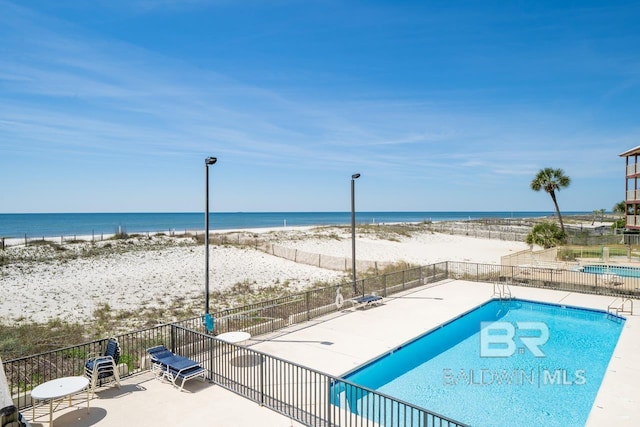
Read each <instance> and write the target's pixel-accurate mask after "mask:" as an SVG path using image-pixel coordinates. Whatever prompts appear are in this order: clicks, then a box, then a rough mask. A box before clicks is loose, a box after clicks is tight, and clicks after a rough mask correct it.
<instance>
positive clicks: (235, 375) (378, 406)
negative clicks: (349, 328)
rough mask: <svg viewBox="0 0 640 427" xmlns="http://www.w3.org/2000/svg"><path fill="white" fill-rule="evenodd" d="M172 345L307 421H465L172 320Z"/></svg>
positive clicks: (215, 377)
mask: <svg viewBox="0 0 640 427" xmlns="http://www.w3.org/2000/svg"><path fill="white" fill-rule="evenodd" d="M173 330H174V332H173V333H172V336H173V337H174V341H173V345H174V346H176V347H177V348H179V349H180V354H182V355H185V356H187V357H189V358H192V359H194V360H197V361H198V362H200V363H201V364H202V366H203V367H205V368H206V369H207V370H208V378H209V379H210V380H212V381H213V382H214V383H215V384H217V385H219V386H221V387H223V388H226V389H227V390H230V391H232V392H234V393H236V394H239V395H241V396H243V397H245V398H247V399H249V400H251V401H253V402H256V403H258V404H260V405H261V406H266V407H268V408H270V409H272V410H274V411H276V412H278V413H281V414H283V415H286V416H287V417H290V418H292V419H294V420H296V421H298V422H300V423H302V424H305V425H308V426H347V427H349V426H379V425H385V426H443V427H456V426H465V424H462V423H460V422H457V421H455V420H452V419H450V418H447V417H445V416H442V415H439V414H436V413H434V412H431V411H428V410H426V409H424V408H419V407H417V406H414V405H411V404H409V403H407V402H403V401H401V400H398V399H395V398H393V397H391V396H387V395H384V394H382V393H378V392H376V391H375V390H371V389H368V388H366V387H362V386H359V385H357V384H353V383H351V382H349V381H346V380H343V379H340V378H337V377H334V376H332V375H329V374H326V373H323V372H320V371H317V370H314V369H311V368H307V367H305V366H302V365H299V364H296V363H293V362H289V361H287V360H284V359H281V358H278V357H275V356H272V355H269V354H266V353H263V352H260V351H256V350H253V349H250V348H247V347H243V346H239V345H236V344H231V343H227V342H223V341H220V340H218V339H216V338H215V337H212V336H210V335H206V334H203V333H200V332H196V331H193V330H190V329H187V328H183V327H180V326H175V325H174V326H173Z"/></svg>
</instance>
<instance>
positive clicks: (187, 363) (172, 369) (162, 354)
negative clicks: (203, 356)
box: [147, 345, 207, 391]
mask: <svg viewBox="0 0 640 427" xmlns="http://www.w3.org/2000/svg"><path fill="white" fill-rule="evenodd" d="M147 353H149V357H150V359H151V364H152V366H151V370H152V372H153V373H155V374H156V377H157V378H159V379H162V378H165V379H167V380H169V381H171V383H172V384H173V385H174V386H176V387H178V384H176V381H177V380H182V383H181V384H180V391H182V389H183V388H184V383H185V382H187V381H188V380H190V379H193V378H200V380H201V381H204V379H205V374H206V372H207V371H206V370H205V369H204V368H203V367H202V366H200V364H199V363H198V362H196V361H195V360H191V359H189V358H188V357H184V356H178V355H177V354H174V353H173V352H172V351H171V350H169V349H168V348H167V347H165V346H163V345H159V346H156V347H151V348H149V349H147Z"/></svg>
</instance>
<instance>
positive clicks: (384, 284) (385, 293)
mask: <svg viewBox="0 0 640 427" xmlns="http://www.w3.org/2000/svg"><path fill="white" fill-rule="evenodd" d="M382 289H383V295H384V296H385V297H386V296H387V275H386V274H385V275H384V276H382Z"/></svg>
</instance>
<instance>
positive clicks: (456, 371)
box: [344, 300, 624, 426]
mask: <svg viewBox="0 0 640 427" xmlns="http://www.w3.org/2000/svg"><path fill="white" fill-rule="evenodd" d="M623 325H624V318H622V317H619V316H614V315H611V314H609V313H606V312H602V311H596V310H589V309H581V308H576V307H568V306H560V305H553V304H545V303H538V302H533V301H525V300H510V301H500V300H492V301H489V302H488V303H485V304H483V305H481V306H480V307H478V308H476V309H475V310H472V311H470V312H469V313H467V314H465V315H464V316H461V317H459V318H457V319H455V320H453V321H451V322H449V323H447V324H445V325H443V326H442V327H439V328H438V329H436V330H434V331H432V332H430V333H428V334H426V335H424V336H422V337H420V338H418V339H416V340H414V341H413V342H411V343H410V344H408V345H406V346H404V347H402V348H400V349H397V350H395V351H393V352H391V353H388V354H386V355H384V356H382V357H380V358H379V359H377V360H375V361H374V362H372V363H370V364H368V365H366V366H364V367H362V368H360V369H358V370H356V371H355V372H352V373H350V374H348V375H346V376H345V377H344V378H345V379H346V380H348V381H350V382H353V383H355V384H359V385H362V386H365V387H368V388H371V389H374V390H376V391H378V392H381V393H384V394H387V395H390V396H394V397H396V398H398V399H401V400H404V401H407V402H409V403H412V404H414V405H417V406H420V407H423V408H425V409H428V410H430V411H433V412H436V413H440V414H442V415H444V416H447V417H450V418H453V419H456V420H458V421H461V422H464V423H468V424H470V425H473V426H531V425H545V426H582V425H584V424H585V422H586V420H587V418H588V416H589V412H590V410H591V407H592V405H593V402H594V399H595V397H596V394H597V392H598V389H599V387H600V383H601V382H602V378H603V377H604V374H605V371H606V368H607V365H608V364H609V360H610V358H611V354H612V353H613V350H614V348H615V346H616V343H617V341H618V338H619V336H620V333H621V331H622V327H623ZM366 400H367V396H366V395H365V396H362V397H361V398H360V399H358V401H350V402H349V406H350V407H351V410H353V409H355V408H357V407H365V406H367V405H369V404H370V403H369V402H367V401H366ZM375 421H376V422H379V423H381V424H383V425H384V424H385V420H375Z"/></svg>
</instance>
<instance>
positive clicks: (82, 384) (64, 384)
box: [31, 377, 89, 426]
mask: <svg viewBox="0 0 640 427" xmlns="http://www.w3.org/2000/svg"><path fill="white" fill-rule="evenodd" d="M88 385H89V379H88V378H87V377H62V378H57V379H55V380H51V381H47V382H46V383H42V384H40V385H39V386H37V387H36V388H34V389H33V390H31V398H32V399H35V400H48V401H49V425H50V426H53V401H54V400H56V399H61V398H64V397H67V396H68V397H69V406H71V396H73V395H74V394H76V393H78V392H79V391H82V390H84V389H86V390H87V413H89V388H88V387H87V386H88ZM57 406H58V405H56V407H57ZM35 415H36V405H35V404H34V405H33V418H35ZM32 421H33V419H32Z"/></svg>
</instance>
